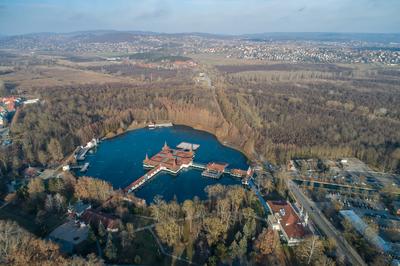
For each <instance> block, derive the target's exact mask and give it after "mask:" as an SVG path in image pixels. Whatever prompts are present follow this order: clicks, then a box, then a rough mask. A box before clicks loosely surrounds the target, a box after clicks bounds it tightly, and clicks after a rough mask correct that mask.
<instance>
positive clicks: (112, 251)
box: [104, 233, 117, 260]
mask: <svg viewBox="0 0 400 266" xmlns="http://www.w3.org/2000/svg"><path fill="white" fill-rule="evenodd" d="M104 254H105V255H106V257H107V258H108V259H109V260H114V259H115V258H116V257H117V248H116V247H115V245H114V243H113V239H112V235H111V233H108V237H107V244H106V248H105V249H104Z"/></svg>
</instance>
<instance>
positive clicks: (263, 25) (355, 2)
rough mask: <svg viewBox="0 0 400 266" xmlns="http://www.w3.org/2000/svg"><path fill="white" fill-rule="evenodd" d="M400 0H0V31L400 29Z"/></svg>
mask: <svg viewBox="0 0 400 266" xmlns="http://www.w3.org/2000/svg"><path fill="white" fill-rule="evenodd" d="M399 14H400V0H59V1H57V0H53V1H49V0H36V1H35V0H25V1H22V0H0V34H20V33H30V32H69V31H80V30H93V29H115V30H149V31H158V32H194V31H196V32H209V33H226V34H237V33H259V32H400V15H399Z"/></svg>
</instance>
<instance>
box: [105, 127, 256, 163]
mask: <svg viewBox="0 0 400 266" xmlns="http://www.w3.org/2000/svg"><path fill="white" fill-rule="evenodd" d="M157 122H158V123H162V122H165V121H161V122H160V121H157ZM173 126H185V127H189V128H192V129H195V130H198V131H203V132H206V133H209V134H211V135H213V136H214V137H215V138H216V139H217V140H218V142H220V143H221V144H222V145H224V146H226V147H229V148H231V149H234V150H236V151H238V152H240V153H241V154H243V155H244V156H245V157H246V160H247V162H248V164H249V165H250V164H251V162H252V160H251V159H250V158H251V156H250V155H249V154H247V153H246V152H245V151H244V150H243V149H242V148H240V147H238V146H236V145H234V144H231V143H229V142H228V141H226V140H224V139H220V138H219V137H218V136H217V135H216V134H215V133H214V132H212V131H211V130H207V129H205V128H203V127H196V126H192V125H187V124H174V123H173ZM144 128H148V123H146V122H140V123H137V124H135V125H132V124H131V125H130V126H129V127H127V128H126V129H125V130H124V131H122V132H118V133H113V135H112V136H105V137H103V138H101V140H102V141H103V140H110V139H113V138H117V137H120V136H123V135H125V134H127V133H129V132H131V131H134V130H137V129H144ZM154 130H157V129H154Z"/></svg>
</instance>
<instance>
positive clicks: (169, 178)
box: [79, 126, 248, 203]
mask: <svg viewBox="0 0 400 266" xmlns="http://www.w3.org/2000/svg"><path fill="white" fill-rule="evenodd" d="M165 142H167V144H168V145H169V146H170V147H171V148H175V147H176V146H177V145H178V144H179V143H181V142H190V143H195V144H199V145H200V147H199V148H198V149H197V150H196V155H195V158H194V161H195V162H197V163H208V162H226V163H229V166H228V167H229V168H239V169H245V170H246V169H247V168H248V164H247V159H246V157H245V156H244V155H243V154H242V153H241V152H239V151H237V150H235V149H232V148H230V147H227V146H224V145H223V144H221V143H220V142H219V141H218V140H217V139H216V137H215V136H214V135H212V134H210V133H207V132H204V131H199V130H195V129H193V128H191V127H186V126H173V127H167V128H157V129H147V128H142V129H137V130H133V131H129V132H127V133H125V134H123V135H120V136H118V137H115V138H112V139H109V140H105V141H102V142H101V143H100V145H99V146H98V147H97V148H96V149H95V150H93V151H94V152H93V153H90V154H88V156H87V158H86V159H85V162H89V163H90V167H89V169H88V171H87V172H86V173H84V174H81V173H79V175H86V176H92V177H96V178H99V179H103V180H106V181H108V182H110V183H111V184H112V185H113V186H114V188H115V189H119V188H125V187H126V186H128V185H129V184H130V183H132V182H133V181H134V180H136V179H137V178H139V177H141V176H143V175H144V174H145V173H146V172H147V171H148V169H144V168H143V160H144V158H145V156H146V154H148V155H149V156H152V155H154V154H156V153H158V152H159V151H160V150H161V148H162V147H163V145H164V143H165ZM213 184H223V185H240V184H241V182H240V180H239V179H235V178H233V177H231V176H228V175H223V176H222V177H221V178H220V179H212V178H208V177H203V176H202V175H201V170H196V169H191V168H190V169H186V170H182V171H181V172H180V173H178V174H177V175H171V174H168V173H164V172H161V173H159V174H157V175H156V176H154V177H153V178H152V179H151V180H150V181H148V182H147V183H145V184H144V185H143V186H142V187H140V188H139V189H138V190H136V191H135V192H133V193H134V194H135V195H136V196H138V197H140V198H143V199H145V200H146V202H148V203H150V202H152V201H153V199H154V197H155V196H156V195H160V196H162V198H163V199H165V200H167V201H169V200H172V199H173V198H174V197H176V199H177V200H178V201H179V202H182V201H184V200H186V199H192V198H193V197H195V196H198V197H199V198H200V199H205V198H206V193H205V191H204V189H205V188H206V187H207V186H208V185H213Z"/></svg>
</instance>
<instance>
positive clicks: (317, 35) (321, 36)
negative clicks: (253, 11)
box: [242, 32, 400, 43]
mask: <svg viewBox="0 0 400 266" xmlns="http://www.w3.org/2000/svg"><path fill="white" fill-rule="evenodd" d="M242 37H243V38H245V39H252V40H255V41H267V40H282V41H284V40H288V41H290V40H303V41H306V40H310V41H331V42H332V41H365V42H380V43H390V42H396V43H400V33H334V32H272V33H256V34H244V35H242Z"/></svg>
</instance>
